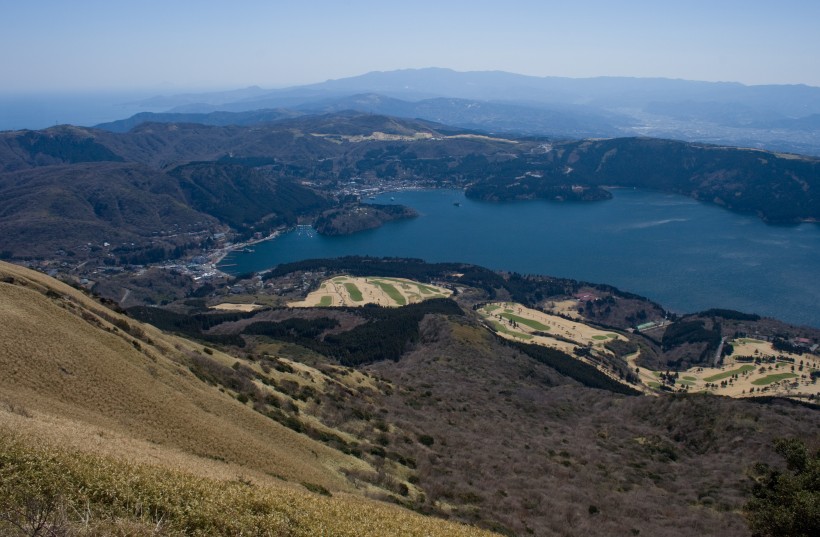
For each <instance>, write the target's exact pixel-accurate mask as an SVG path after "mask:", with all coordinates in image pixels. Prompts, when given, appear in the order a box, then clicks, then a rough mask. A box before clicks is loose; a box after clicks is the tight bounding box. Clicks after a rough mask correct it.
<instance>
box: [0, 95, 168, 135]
mask: <svg viewBox="0 0 820 537" xmlns="http://www.w3.org/2000/svg"><path fill="white" fill-rule="evenodd" d="M157 93H158V92H94V93H83V92H76V93H0V130H20V129H32V130H35V129H44V128H47V127H53V126H54V125H63V124H67V123H70V124H72V125H79V126H83V127H91V126H94V125H97V124H99V123H105V122H108V121H114V120H117V119H124V118H127V117H131V116H132V115H134V114H136V113H139V112H160V111H162V109H150V108H146V107H143V106H140V105H138V104H136V101H139V100H142V99H147V98H148V97H151V96H154V95H156V94H157Z"/></svg>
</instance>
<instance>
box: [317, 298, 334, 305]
mask: <svg viewBox="0 0 820 537" xmlns="http://www.w3.org/2000/svg"><path fill="white" fill-rule="evenodd" d="M332 305H333V297H330V296H323V297H322V298H321V299H319V306H320V307H328V306H332Z"/></svg>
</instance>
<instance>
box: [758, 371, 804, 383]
mask: <svg viewBox="0 0 820 537" xmlns="http://www.w3.org/2000/svg"><path fill="white" fill-rule="evenodd" d="M796 377H797V375H795V374H794V373H775V374H774V375H766V376H765V377H763V378H759V379H757V380H753V381H752V384H754V385H755V386H767V385H769V384H772V383H774V382H778V381H780V380H786V379H793V378H796Z"/></svg>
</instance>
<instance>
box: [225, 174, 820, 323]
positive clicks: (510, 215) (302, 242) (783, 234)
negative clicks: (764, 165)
mask: <svg viewBox="0 0 820 537" xmlns="http://www.w3.org/2000/svg"><path fill="white" fill-rule="evenodd" d="M613 194H614V199H612V200H610V201H603V202H595V203H557V202H549V201H519V202H506V203H487V202H479V201H473V200H469V199H467V198H466V197H465V196H464V194H463V193H462V192H460V191H453V190H430V191H404V192H395V193H390V194H384V195H381V196H379V197H378V198H377V199H376V200H375V202H376V203H400V204H403V205H408V206H410V207H413V208H415V209H416V210H417V211H418V212H419V213H420V216H419V217H418V218H415V219H412V220H404V221H400V222H391V223H389V224H387V225H385V226H383V227H381V228H379V229H374V230H369V231H364V232H361V233H357V234H354V235H349V236H344V237H323V236H320V235H318V234H316V233H310V232H307V231H306V230H301V231H292V232H288V233H285V234H283V235H282V236H280V237H278V238H277V239H274V240H271V241H267V242H263V243H260V244H257V245H255V246H254V252H234V253H231V254H230V255H229V256H228V257H226V258H225V260H224V261H223V262H222V267H221V268H222V269H223V270H225V271H226V272H230V273H233V274H238V273H241V272H247V271H260V270H264V269H268V268H271V267H273V266H275V265H278V264H280V263H287V262H290V261H297V260H302V259H311V258H320V257H339V256H345V255H372V256H391V257H392V256H395V257H417V258H421V259H425V260H427V261H463V262H468V263H474V264H477V265H482V266H485V267H488V268H491V269H500V270H508V271H515V272H520V273H527V274H547V275H552V276H562V277H568V278H574V279H577V280H584V281H589V282H596V283H608V284H611V285H614V286H616V287H618V288H620V289H622V290H624V291H630V292H633V293H637V294H640V295H643V296H646V297H648V298H650V299H652V300H654V301H656V302H659V303H660V304H662V305H663V306H664V307H666V308H668V309H671V310H673V311H677V312H681V313H682V312H693V311H699V310H704V309H708V308H713V307H715V308H731V309H736V310H740V311H745V312H753V313H758V314H760V315H764V316H770V317H775V318H778V319H781V320H784V321H788V322H791V323H796V324H805V325H811V326H815V327H820V306H818V305H819V304H820V225H817V224H803V225H800V226H797V227H773V226H768V225H766V224H764V223H763V222H761V221H760V220H759V219H757V218H756V217H754V216H748V215H739V214H735V213H731V212H729V211H726V210H723V209H721V208H719V207H715V206H711V205H706V204H702V203H699V202H697V201H694V200H692V199H689V198H686V197H682V196H676V195H668V194H661V193H657V192H648V191H641V190H631V189H616V190H613ZM391 198H394V201H391ZM456 202H458V203H460V206H456V205H455V203H456Z"/></svg>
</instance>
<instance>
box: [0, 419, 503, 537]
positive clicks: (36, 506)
mask: <svg viewBox="0 0 820 537" xmlns="http://www.w3.org/2000/svg"><path fill="white" fill-rule="evenodd" d="M37 443H38V442H37V441H36V440H34V439H32V438H31V437H28V436H21V435H17V434H13V433H10V432H9V431H8V430H4V429H3V428H0V471H2V477H3V479H2V480H0V531H2V532H3V534H4V535H9V534H10V535H15V534H19V535H26V534H28V533H25V532H17V533H14V530H15V528H14V526H13V524H20V525H22V526H24V527H25V526H26V520H30V519H32V518H36V516H39V517H42V518H43V519H44V520H45V527H46V528H49V529H54V530H60V531H61V532H63V533H62V534H67V535H71V534H74V535H104V534H126V535H271V536H279V535H281V536H294V537H295V536H314V535H338V536H370V535H373V536H384V535H430V536H436V535H453V536H462V535H463V536H473V535H475V536H480V535H490V534H489V533H488V532H485V531H481V530H478V529H475V528H471V527H468V526H461V525H456V524H452V523H448V522H445V521H442V520H437V519H431V518H427V517H423V516H421V515H417V514H415V513H412V512H410V511H407V510H404V509H401V508H398V507H394V506H391V505H388V504H380V503H378V502H373V501H368V500H363V499H361V498H357V497H353V496H350V495H341V496H332V497H331V496H327V495H326V494H327V493H326V492H325V491H322V490H321V489H318V490H319V492H318V493H316V492H308V491H306V490H305V489H304V488H301V487H300V488H295V487H271V486H266V485H258V484H255V483H253V482H251V481H247V480H243V479H237V480H230V481H228V480H215V479H209V478H204V477H200V476H197V475H194V474H191V473H188V472H183V471H178V470H171V469H167V468H161V467H156V466H150V465H144V464H134V463H131V462H125V461H122V460H119V459H116V458H112V457H104V456H98V455H88V454H84V453H79V452H76V451H71V450H66V449H64V448H57V447H54V446H52V445H41V444H40V445H37ZM31 515H36V516H31Z"/></svg>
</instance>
